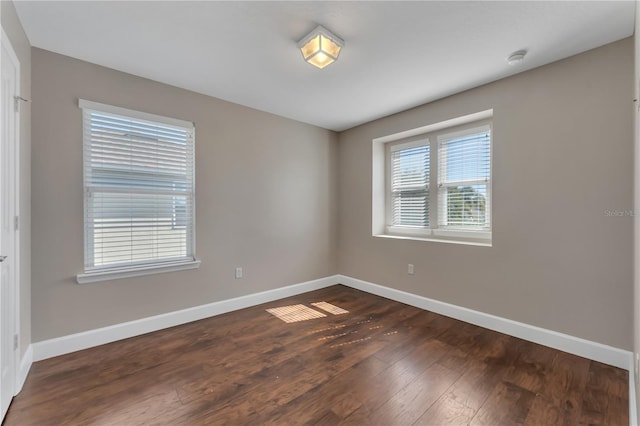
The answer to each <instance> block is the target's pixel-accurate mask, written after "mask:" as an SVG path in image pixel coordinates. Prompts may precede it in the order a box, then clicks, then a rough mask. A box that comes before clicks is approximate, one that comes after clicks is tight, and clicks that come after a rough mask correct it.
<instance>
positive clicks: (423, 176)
mask: <svg viewBox="0 0 640 426" xmlns="http://www.w3.org/2000/svg"><path fill="white" fill-rule="evenodd" d="M427 143H428V141H424V142H422V144H420V145H418V146H414V144H410V145H409V146H407V145H395V146H393V147H392V148H391V225H392V226H407V227H417V228H428V227H429V177H430V176H429V174H430V173H429V168H430V160H429V145H425V144H427Z"/></svg>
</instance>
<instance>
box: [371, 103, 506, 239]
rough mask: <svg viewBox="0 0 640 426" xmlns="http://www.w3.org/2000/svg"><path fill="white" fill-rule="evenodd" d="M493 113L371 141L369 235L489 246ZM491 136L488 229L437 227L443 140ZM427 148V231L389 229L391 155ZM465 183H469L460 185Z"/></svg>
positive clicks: (488, 111)
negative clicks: (483, 133)
mask: <svg viewBox="0 0 640 426" xmlns="http://www.w3.org/2000/svg"><path fill="white" fill-rule="evenodd" d="M492 118H493V110H487V111H482V112H479V113H474V114H469V115H467V116H463V117H458V118H454V119H451V120H447V121H443V122H440V123H435V124H431V125H428V126H424V127H420V128H417V129H412V130H408V131H403V132H399V133H396V134H393V135H388V136H384V137H381V138H376V139H374V140H373V170H372V235H373V236H374V237H383V238H397V239H413V240H422V241H436V242H445V243H457V244H468V245H479V246H491V245H492V234H493V232H492V227H493V218H492V213H493V206H492V205H493V196H492V195H493V194H492V182H493V171H492V170H493V137H494V135H493V128H492ZM486 130H488V131H489V132H490V133H491V139H490V159H489V161H490V165H489V167H490V174H489V179H488V180H487V181H485V180H482V182H481V183H482V184H486V185H487V198H488V206H487V215H488V222H489V227H487V228H481V227H478V229H468V228H460V227H455V226H451V227H448V226H447V227H441V226H440V221H439V220H438V214H439V212H440V209H439V205H438V203H439V201H440V191H441V185H440V174H439V173H440V164H439V161H440V144H441V142H442V141H443V139H447V140H450V139H451V138H452V137H456V136H460V135H465V134H472V133H474V132H475V131H486ZM420 144H423V145H426V144H428V145H429V147H430V148H429V150H430V179H429V183H430V191H429V227H428V228H420V227H411V226H393V225H392V223H391V189H390V182H391V164H390V161H391V152H392V150H394V149H395V150H397V149H404V148H409V147H415V146H420ZM464 183H469V182H464Z"/></svg>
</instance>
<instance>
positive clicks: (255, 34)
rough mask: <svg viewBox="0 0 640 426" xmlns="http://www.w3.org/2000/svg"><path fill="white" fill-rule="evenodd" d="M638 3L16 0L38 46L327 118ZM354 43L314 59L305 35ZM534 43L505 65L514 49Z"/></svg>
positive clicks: (357, 115) (508, 70) (420, 97)
mask: <svg viewBox="0 0 640 426" xmlns="http://www.w3.org/2000/svg"><path fill="white" fill-rule="evenodd" d="M634 8H635V2H633V1H619V2H618V1H603V2H598V1H567V2H563V1H552V2H543V1H534V2H528V1H498V2H484V1H473V2H458V1H424V2H420V1H410V2H402V1H388V2H382V1H380V2H378V1H360V2H343V1H340V2H337V1H336V2H241V1H237V2H205V1H200V2H189V1H161V2H156V1H141V2H127V1H106V2H104V1H71V2H58V1H44V2H35V1H16V9H17V11H18V15H19V17H20V19H21V21H22V24H23V26H24V28H25V31H26V33H27V36H28V37H29V40H30V42H31V44H32V45H33V46H36V47H39V48H42V49H46V50H50V51H53V52H57V53H61V54H64V55H68V56H71V57H74V58H78V59H82V60H85V61H88V62H93V63H96V64H99V65H103V66H106V67H110V68H114V69H117V70H120V71H124V72H128V73H131V74H135V75H139V76H142V77H146V78H150V79H153V80H157V81H160V82H163V83H167V84H171V85H174V86H178V87H182V88H185V89H189V90H193V91H195V92H199V93H203V94H207V95H210V96H214V97H217V98H221V99H225V100H228V101H231V102H235V103H238V104H242V105H246V106H249V107H253V108H256V109H259V110H263V111H268V112H271V113H274V114H278V115H281V116H284V117H289V118H292V119H295V120H299V121H303V122H306V123H311V124H314V125H317V126H320V127H324V128H327V129H332V130H338V131H339V130H344V129H347V128H350V127H353V126H356V125H358V124H361V123H365V122H367V121H370V120H373V119H376V118H379V117H383V116H386V115H389V114H392V113H395V112H399V111H402V110H405V109H407V108H411V107H413V106H417V105H420V104H423V103H425V102H429V101H433V100H435V99H439V98H442V97H444V96H448V95H451V94H453V93H457V92H460V91H463V90H466V89H469V88H472V87H476V86H479V85H481V84H484V83H488V82H491V81H495V80H498V79H500V78H503V77H506V76H509V75H512V74H515V73H518V72H522V71H525V70H528V69H531V68H535V67H538V66H541V65H544V64H547V63H550V62H553V61H556V60H559V59H562V58H565V57H568V56H571V55H574V54H577V53H580V52H583V51H586V50H589V49H592V48H595V47H598V46H601V45H604V44H607V43H610V42H613V41H616V40H619V39H622V38H625V37H628V36H630V35H632V34H633V30H634V10H635V9H634ZM317 24H321V25H323V26H325V27H327V28H329V29H330V30H331V31H333V32H334V33H336V34H337V35H338V36H340V37H341V38H343V39H344V40H345V41H346V46H345V48H344V49H343V51H342V53H341V55H340V58H339V60H338V61H337V62H336V63H335V64H333V65H330V66H329V67H327V68H325V69H323V70H319V69H316V68H314V67H312V66H311V65H309V64H307V63H305V62H304V61H303V60H302V57H301V54H300V52H299V51H298V50H297V48H296V42H297V41H298V40H299V39H301V38H302V37H303V36H305V35H306V34H307V33H308V32H309V31H310V30H312V29H313V28H314V27H315V26H316V25H317ZM519 49H527V50H528V51H529V53H528V55H527V56H526V58H525V60H524V61H523V62H522V63H521V64H519V65H516V66H510V65H508V64H507V62H506V57H507V56H508V55H509V54H510V53H512V52H513V51H516V50H519Z"/></svg>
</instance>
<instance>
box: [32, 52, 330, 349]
mask: <svg viewBox="0 0 640 426" xmlns="http://www.w3.org/2000/svg"><path fill="white" fill-rule="evenodd" d="M32 61H33V75H32V83H33V120H34V121H33V123H34V124H33V129H32V130H33V164H32V166H33V169H32V170H33V175H32V179H33V180H32V184H33V188H32V189H33V234H34V236H35V238H34V240H33V252H32V255H33V265H34V267H33V276H32V279H33V295H32V297H33V341H34V342H37V341H41V340H44V339H49V338H54V337H59V336H64V335H67V334H71V333H76V332H80V331H84V330H91V329H95V328H98V327H103V326H107V325H111V324H116V323H120V322H124V321H129V320H134V319H138V318H143V317H148V316H151V315H156V314H161V313H165V312H170V311H174V310H178V309H183V308H188V307H192V306H198V305H202V304H205V303H209V302H214V301H219V300H224V299H229V298H232V297H236V296H241V295H246V294H250V293H256V292H260V291H264V290H269V289H273V288H279V287H283V286H286V285H289V284H295V283H300V282H304V281H308V280H313V279H317V278H322V277H326V276H329V275H333V274H335V273H336V269H337V267H336V253H337V238H336V231H337V205H336V201H337V199H336V195H337V190H336V185H337V181H336V174H337V173H336V172H337V170H336V167H337V159H336V154H337V137H336V134H335V133H333V132H330V131H328V130H324V129H320V128H317V127H313V126H310V125H306V124H302V123H299V122H295V121H292V120H288V119H285V118H281V117H278V116H275V115H271V114H267V113H264V112H260V111H256V110H253V109H250V108H246V107H243V106H239V105H236V104H232V103H228V102H224V101H221V100H218V99H214V98H211V97H207V96H203V95H199V94H196V93H193V92H189V91H186V90H182V89H178V88H175V87H171V86H167V85H163V84H160V83H157V82H153V81H150V80H146V79H143V78H140V77H135V76H133V75H129V74H125V73H122V72H118V71H114V70H111V69H107V68H103V67H100V66H97V65H93V64H89V63H86V62H82V61H79V60H76V59H72V58H69V57H65V56H61V55H58V54H55V53H51V52H47V51H44V50H40V49H36V48H33V49H32ZM78 98H83V99H87V100H90V101H96V102H101V103H106V104H111V105H116V106H121V107H125V108H129V109H135V110H140V111H145V112H149V113H153V114H159V115H164V116H168V117H175V118H179V119H184V120H189V121H193V122H195V123H196V245H197V248H196V252H197V256H198V257H199V258H201V259H202V265H201V267H200V269H197V270H190V271H181V272H175V273H165V274H157V275H151V276H146V277H138V278H131V279H123V280H114V281H104V282H99V283H94V284H87V285H78V284H76V283H75V275H76V274H77V273H79V272H81V271H82V268H83V199H82V195H83V191H82V130H81V124H82V123H81V118H82V114H81V110H80V109H79V108H78ZM236 266H242V267H243V268H244V275H245V276H244V278H243V279H241V280H235V279H234V268H235V267H236Z"/></svg>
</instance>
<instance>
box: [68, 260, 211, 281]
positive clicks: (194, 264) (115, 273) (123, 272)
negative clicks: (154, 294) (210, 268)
mask: <svg viewBox="0 0 640 426" xmlns="http://www.w3.org/2000/svg"><path fill="white" fill-rule="evenodd" d="M199 267H200V259H195V260H188V261H184V262H168V263H164V264H155V265H145V266H139V267H130V268H113V269H109V270H100V271H91V272H85V273H83V274H78V275H77V276H76V280H77V281H78V284H89V283H94V282H98V281H108V280H117V279H121V278H131V277H140V276H143V275H153V274H161V273H164V272H175V271H183V270H186V269H197V268H199Z"/></svg>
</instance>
